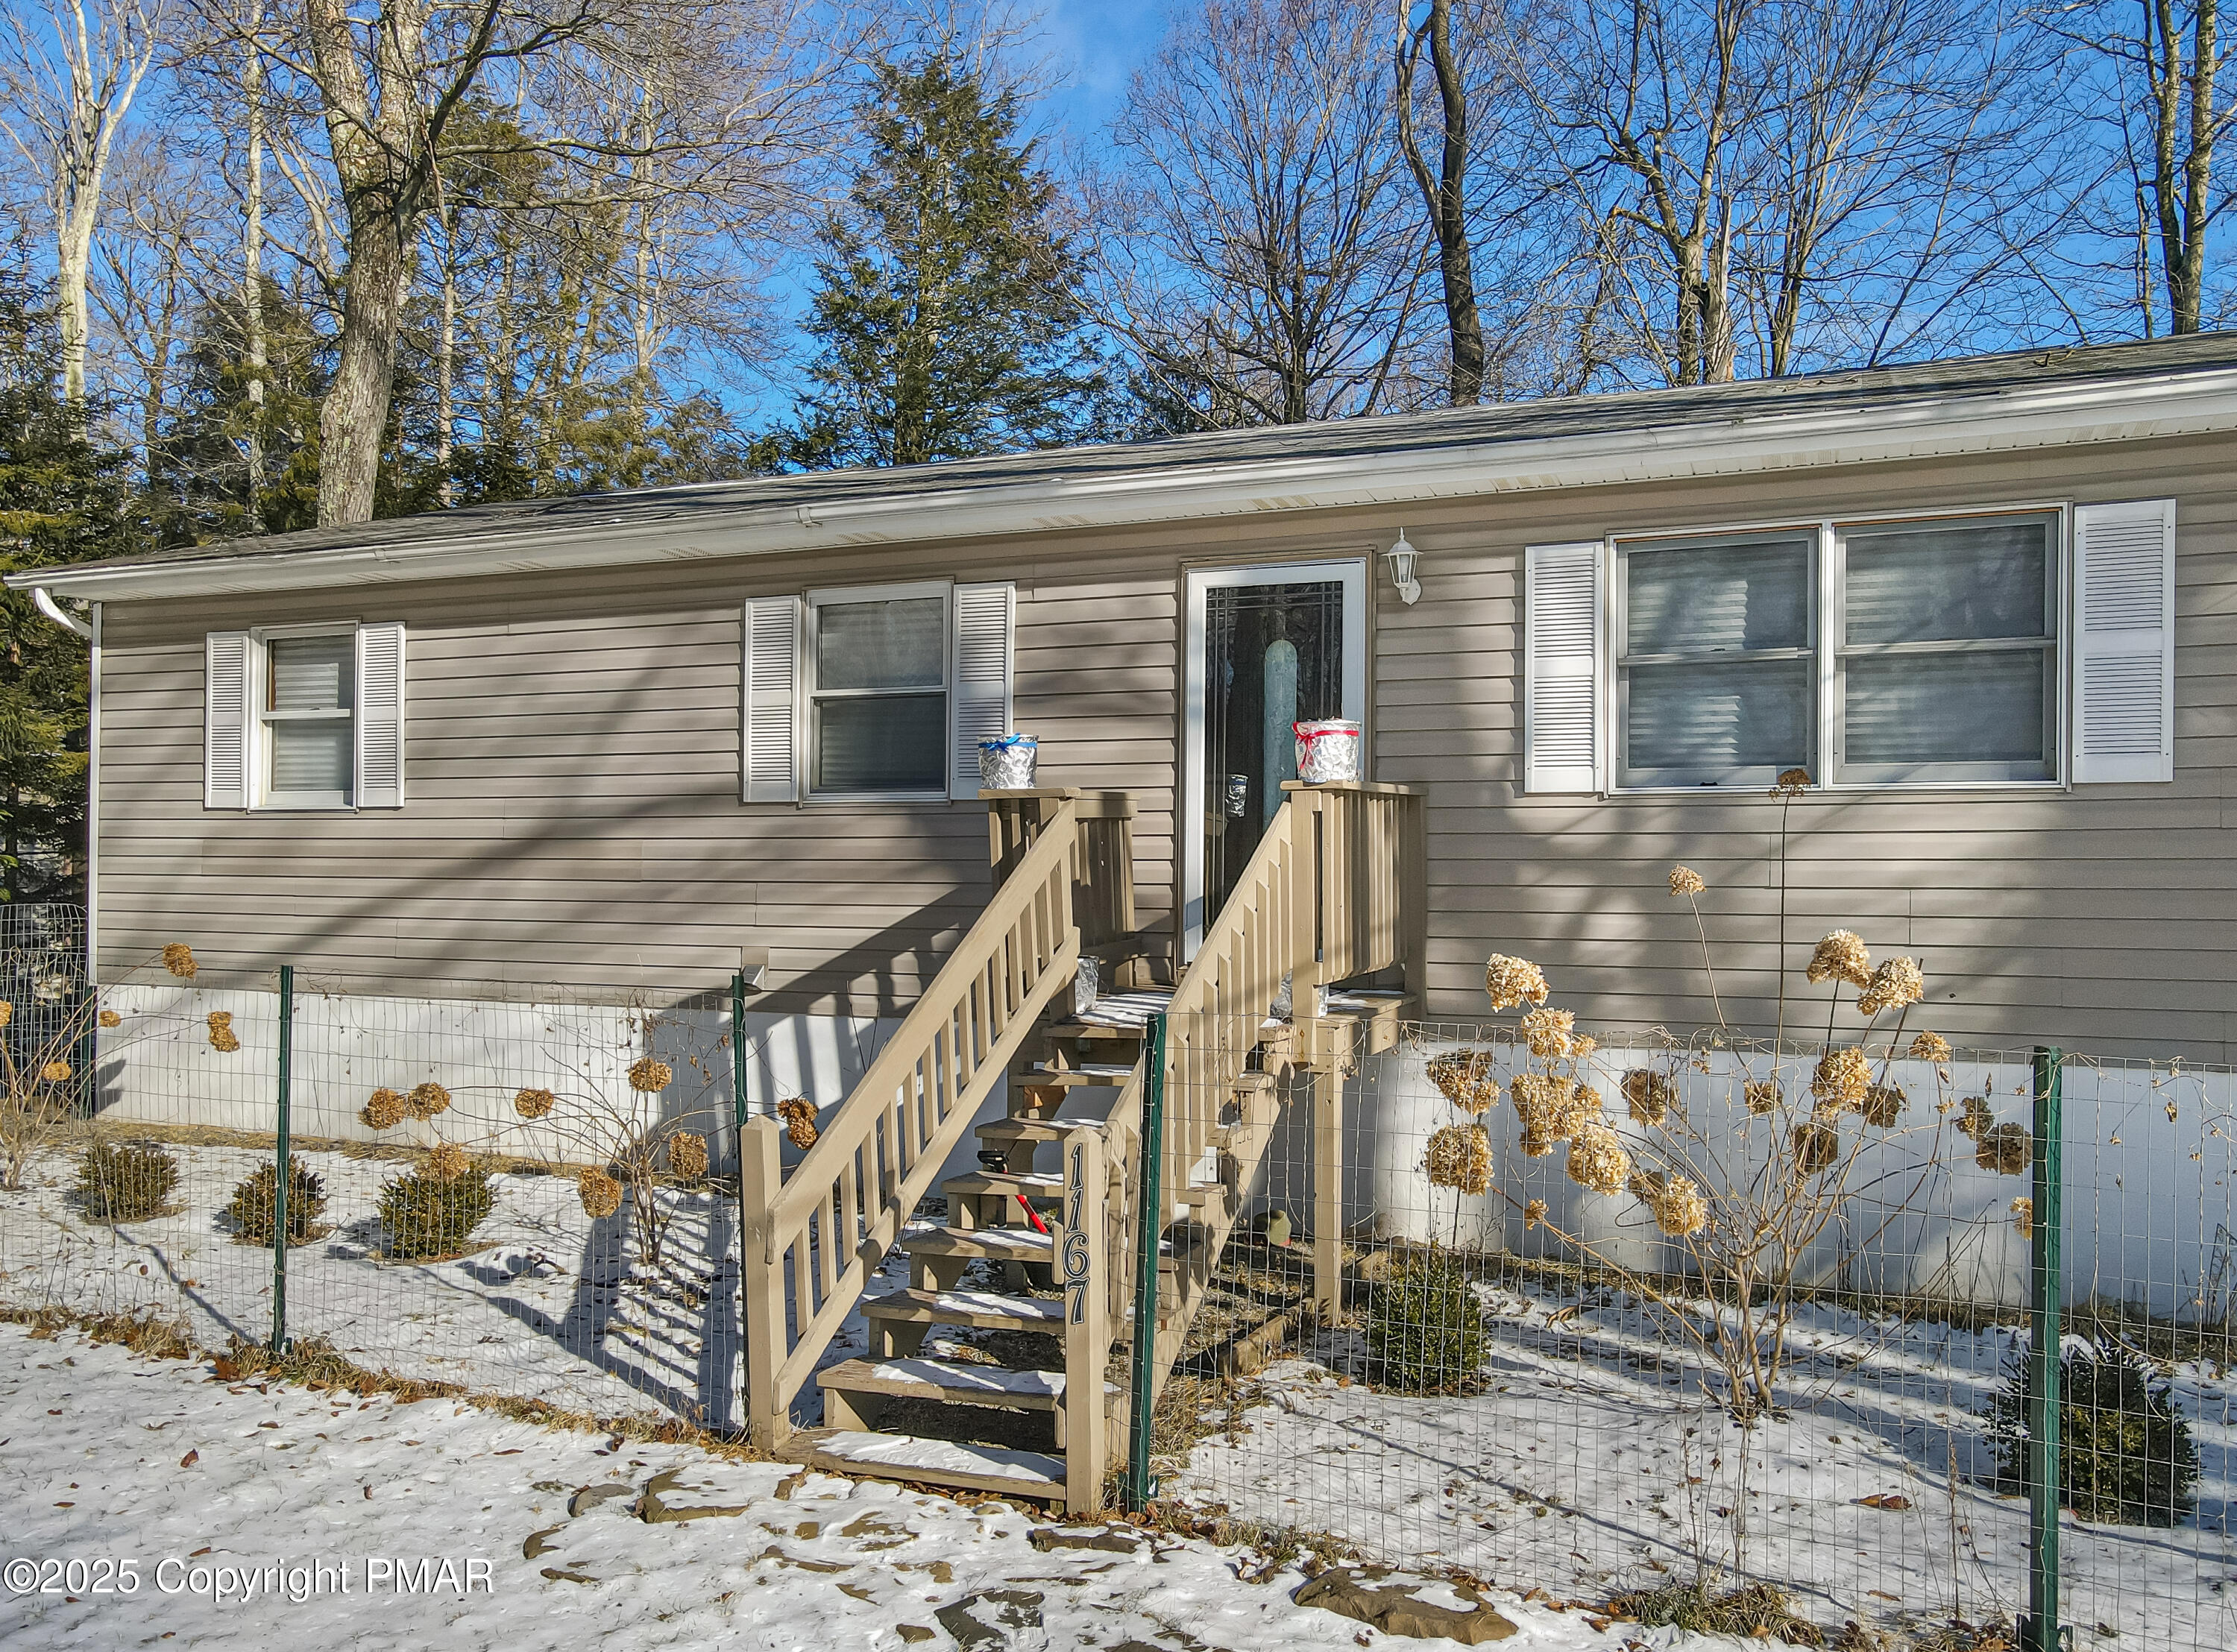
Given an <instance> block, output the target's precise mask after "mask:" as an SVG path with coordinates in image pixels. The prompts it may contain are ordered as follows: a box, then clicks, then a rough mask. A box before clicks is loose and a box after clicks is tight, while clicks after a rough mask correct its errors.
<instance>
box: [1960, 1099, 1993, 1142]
mask: <svg viewBox="0 0 2237 1652" xmlns="http://www.w3.org/2000/svg"><path fill="white" fill-rule="evenodd" d="M1963 1107H1964V1110H1963V1112H1961V1113H1959V1114H1958V1115H1957V1133H1958V1134H1959V1135H1963V1136H1966V1137H1968V1138H1970V1140H1972V1141H1975V1142H1977V1141H1979V1140H1980V1139H1981V1138H1982V1136H1983V1135H1986V1134H1987V1133H1988V1132H1989V1130H1990V1128H1991V1127H1992V1126H1994V1125H1995V1123H1996V1114H1995V1113H1994V1112H1993V1111H1991V1110H1990V1107H1989V1098H1988V1097H1987V1096H1967V1097H1966V1098H1965V1101H1964V1103H1963Z"/></svg>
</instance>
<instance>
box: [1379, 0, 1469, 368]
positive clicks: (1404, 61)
mask: <svg viewBox="0 0 2237 1652" xmlns="http://www.w3.org/2000/svg"><path fill="white" fill-rule="evenodd" d="M1425 37H1426V38H1427V41H1428V44H1429V67H1430V69H1431V70H1432V71H1433V72H1434V73H1435V76H1436V77H1437V98H1438V102H1439V105H1440V107H1441V108H1442V110H1443V115H1444V131H1445V139H1444V150H1443V154H1442V156H1441V157H1440V164H1439V168H1438V170H1437V172H1436V173H1435V174H1434V175H1432V174H1431V173H1430V170H1429V162H1428V161H1427V160H1426V159H1425V158H1424V157H1423V156H1422V146H1421V144H1420V142H1418V141H1417V140H1416V138H1415V135H1414V96H1413V93H1414V64H1415V61H1416V59H1417V58H1418V57H1419V56H1420V53H1421V49H1422V43H1423V40H1424V38H1425ZM1398 135H1399V139H1400V142H1402V144H1403V145H1404V146H1405V150H1406V162H1407V165H1408V166H1409V167H1410V168H1412V170H1413V174H1414V181H1415V184H1416V185H1417V186H1418V187H1419V188H1420V189H1421V191H1422V205H1423V206H1424V207H1427V208H1428V210H1429V227H1430V230H1431V232H1432V233H1433V234H1435V236H1436V238H1437V269H1438V273H1439V274H1440V276H1441V277H1442V279H1443V282H1444V299H1445V328H1446V332H1447V333H1448V335H1449V337H1450V339H1451V343H1452V357H1453V370H1452V386H1451V390H1452V404H1453V405H1454V406H1455V407H1472V406H1474V405H1475V404H1476V403H1477V402H1478V401H1480V400H1481V399H1482V398H1483V372H1484V352H1483V322H1482V319H1481V316H1480V314H1479V313H1478V312H1477V309H1476V301H1475V268H1474V264H1473V260H1472V257H1471V254H1470V252H1469V247H1468V89H1467V88H1466V87H1465V86H1464V85H1463V84H1462V81H1461V74H1460V65H1459V63H1458V62H1457V61H1456V60H1455V57H1454V56H1453V37H1452V0H1429V16H1428V17H1427V18H1425V19H1424V20H1423V21H1422V24H1421V26H1420V27H1419V28H1416V29H1415V30H1412V31H1410V32H1409V34H1407V35H1406V36H1404V37H1403V39H1402V41H1401V43H1400V45H1399V49H1398Z"/></svg>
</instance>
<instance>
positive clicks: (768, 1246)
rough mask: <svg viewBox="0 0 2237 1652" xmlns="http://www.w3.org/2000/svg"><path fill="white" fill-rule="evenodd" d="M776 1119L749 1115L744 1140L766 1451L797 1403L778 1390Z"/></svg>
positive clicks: (742, 1280)
mask: <svg viewBox="0 0 2237 1652" xmlns="http://www.w3.org/2000/svg"><path fill="white" fill-rule="evenodd" d="M783 1140H784V1135H783V1132H782V1130H780V1129H778V1128H777V1122H776V1121H775V1119H773V1118H769V1117H767V1116H763V1117H761V1118H756V1119H749V1120H748V1121H747V1122H746V1127H745V1129H744V1130H743V1132H742V1134H741V1135H740V1136H739V1138H738V1208H739V1211H740V1213H741V1214H742V1218H743V1225H742V1228H741V1231H740V1233H739V1234H738V1280H739V1291H740V1294H741V1296H742V1298H743V1300H742V1302H741V1303H740V1304H739V1313H741V1314H742V1316H743V1320H744V1328H745V1339H746V1428H747V1432H749V1434H750V1435H751V1436H752V1438H753V1442H754V1444H755V1445H757V1446H759V1447H760V1448H761V1449H762V1451H775V1450H776V1449H777V1448H778V1447H779V1446H781V1445H783V1444H784V1440H785V1436H786V1435H788V1434H789V1433H790V1432H792V1418H791V1415H790V1413H791V1405H790V1404H789V1399H785V1398H781V1397H780V1396H779V1395H778V1393H777V1391H776V1372H777V1367H778V1366H781V1365H782V1364H783V1363H784V1357H785V1354H786V1353H787V1352H788V1349H787V1346H786V1343H787V1339H786V1336H785V1313H784V1256H783V1254H782V1252H781V1251H780V1250H779V1249H778V1248H777V1236H776V1197H777V1194H778V1192H779V1191H780V1190H781V1189H782V1186H783V1182H784V1163H783V1158H782V1150H781V1143H782V1142H783Z"/></svg>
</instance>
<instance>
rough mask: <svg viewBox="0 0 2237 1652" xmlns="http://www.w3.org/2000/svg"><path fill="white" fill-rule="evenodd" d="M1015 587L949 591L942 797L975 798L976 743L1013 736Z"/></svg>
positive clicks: (973, 586)
mask: <svg viewBox="0 0 2237 1652" xmlns="http://www.w3.org/2000/svg"><path fill="white" fill-rule="evenodd" d="M1017 622H1018V588H1017V587H1016V586H1014V585H1010V584H999V585H958V586H957V587H956V588H955V647H954V652H953V654H952V655H951V656H950V657H951V658H953V659H954V661H955V665H954V673H955V680H954V683H953V684H952V685H951V688H950V692H949V694H948V700H947V727H948V742H947V745H948V756H947V795H948V796H950V797H951V798H976V797H977V796H978V795H979V742H980V740H996V739H1000V737H1001V736H1002V735H1004V734H1012V733H1014V732H1015V731H1014V730H1013V729H1012V728H1011V727H1010V715H1011V712H1010V699H1011V692H1012V683H1013V677H1014V675H1015V669H1014V667H1013V664H1012V654H1013V634H1014V633H1015V631H1016V629H1017Z"/></svg>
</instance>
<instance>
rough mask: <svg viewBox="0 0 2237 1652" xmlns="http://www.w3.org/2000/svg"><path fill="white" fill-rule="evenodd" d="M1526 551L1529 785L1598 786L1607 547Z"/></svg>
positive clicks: (1525, 763)
mask: <svg viewBox="0 0 2237 1652" xmlns="http://www.w3.org/2000/svg"><path fill="white" fill-rule="evenodd" d="M1522 555H1523V565H1522V604H1523V616H1522V641H1523V655H1522V740H1523V760H1522V788H1523V790H1524V791H1526V792H1597V791H1598V790H1599V789H1600V722H1601V719H1600V678H1601V671H1600V637H1601V622H1600V614H1601V609H1602V607H1603V604H1602V602H1601V599H1600V582H1601V574H1600V569H1601V567H1602V564H1603V563H1604V560H1605V557H1604V555H1603V551H1602V547H1601V546H1600V544H1599V543H1598V542H1594V543H1590V544H1576V545H1532V546H1530V547H1529V548H1528V550H1525V551H1524V552H1523V554H1522Z"/></svg>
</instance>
